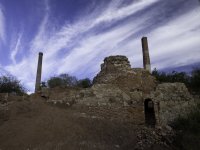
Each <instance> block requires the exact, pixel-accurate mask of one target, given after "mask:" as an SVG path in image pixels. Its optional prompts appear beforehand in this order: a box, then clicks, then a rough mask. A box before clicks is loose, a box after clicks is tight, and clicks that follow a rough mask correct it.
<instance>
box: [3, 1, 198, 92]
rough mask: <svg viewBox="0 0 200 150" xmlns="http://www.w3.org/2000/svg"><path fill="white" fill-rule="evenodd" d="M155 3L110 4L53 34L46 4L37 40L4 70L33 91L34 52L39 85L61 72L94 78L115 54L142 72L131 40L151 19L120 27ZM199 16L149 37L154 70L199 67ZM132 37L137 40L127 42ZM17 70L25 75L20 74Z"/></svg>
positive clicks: (190, 16) (171, 24) (141, 18)
mask: <svg viewBox="0 0 200 150" xmlns="http://www.w3.org/2000/svg"><path fill="white" fill-rule="evenodd" d="M157 1H159V0H140V1H133V2H132V3H131V4H130V5H127V6H124V7H120V6H121V2H122V0H117V1H116V0H113V1H111V3H110V4H109V5H108V6H107V7H105V9H96V11H94V12H93V13H91V14H88V15H87V16H81V17H80V19H79V20H77V21H76V22H74V23H73V24H69V23H66V24H65V25H64V26H62V27H60V29H59V30H57V31H55V30H52V29H51V28H50V27H52V28H53V26H54V24H53V23H52V22H51V20H50V19H49V14H50V13H51V7H50V6H49V3H48V1H45V15H44V18H43V20H42V21H41V24H40V27H39V30H38V33H37V35H36V36H35V37H34V38H33V40H32V41H31V43H30V53H29V55H28V56H27V57H24V59H22V61H20V62H17V63H14V64H11V65H9V66H7V67H6V70H8V71H10V72H11V73H12V74H14V75H16V76H17V77H18V78H19V79H20V80H22V81H23V83H24V84H25V85H26V86H27V87H28V88H29V89H31V91H33V88H34V82H35V74H36V67H37V57H38V52H39V51H43V52H44V61H43V80H44V79H46V78H48V77H49V76H52V75H54V74H59V73H63V72H67V73H71V74H73V75H77V76H79V77H86V76H88V75H90V76H94V75H95V73H97V71H98V70H99V69H100V63H101V62H102V61H103V58H104V57H106V56H109V55H115V54H121V55H126V56H127V57H129V60H130V61H131V63H132V64H133V66H134V67H139V66H140V67H142V51H141V44H140V38H141V37H138V35H135V34H136V33H137V32H138V31H140V30H141V29H142V28H143V26H142V25H143V24H144V23H146V22H148V21H149V18H151V16H149V15H148V13H147V15H146V16H145V15H142V16H138V17H137V18H134V19H133V20H130V19H129V20H128V21H126V23H123V24H122V23H121V22H120V20H121V19H124V18H126V17H129V16H131V15H133V14H135V13H137V12H138V11H141V10H144V9H145V8H146V7H148V6H150V5H151V4H153V3H155V2H157ZM97 10H98V11H97ZM99 10H101V12H99ZM154 11H156V10H154ZM198 14H199V11H198V10H194V11H193V12H190V13H189V14H183V15H182V16H181V17H179V18H176V19H174V20H172V21H169V22H168V23H166V24H165V25H163V26H161V27H158V28H157V29H155V30H152V31H151V32H150V33H148V35H147V36H148V37H149V44H150V46H149V47H150V54H151V59H152V63H153V67H157V68H165V67H168V66H169V65H171V64H173V65H177V66H178V65H181V64H186V63H193V62H196V61H198V58H200V56H199V54H197V53H198V49H197V48H198V47H199V46H200V45H199V42H198V34H200V31H199V29H200V27H199V25H200V23H199V22H197V21H195V20H198V19H199V15H198ZM113 22H118V23H119V25H117V26H115V27H112V28H110V29H107V30H106V31H102V32H98V33H97V32H95V31H96V30H95V31H94V28H99V26H100V25H101V24H102V23H106V24H111V23H113ZM190 22H192V23H190ZM133 35H135V37H138V39H130V38H129V37H131V36H133ZM20 39H21V38H18V42H17V43H20ZM17 43H16V49H15V50H14V51H13V52H12V53H11V56H12V57H11V58H12V59H13V62H15V59H14V58H15V56H16V53H17V51H18V49H19V45H20V44H17ZM169 43H170V44H169ZM188 49H190V52H188ZM193 54H195V56H192V55H193ZM177 57H178V58H179V59H177ZM22 70H25V72H23V73H22V72H21V71H22Z"/></svg>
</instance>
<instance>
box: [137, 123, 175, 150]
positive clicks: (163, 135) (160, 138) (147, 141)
mask: <svg viewBox="0 0 200 150" xmlns="http://www.w3.org/2000/svg"><path fill="white" fill-rule="evenodd" d="M174 135H175V133H174V131H173V130H172V128H171V127H169V126H165V127H156V128H148V127H143V128H140V129H139V130H138V131H137V143H136V145H135V147H134V149H135V150H144V149H148V148H151V147H153V146H155V145H159V146H161V147H165V148H166V149H172V148H171V147H172V143H173V140H174Z"/></svg>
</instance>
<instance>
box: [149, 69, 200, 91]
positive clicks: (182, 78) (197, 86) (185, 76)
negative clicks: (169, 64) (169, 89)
mask: <svg viewBox="0 0 200 150" xmlns="http://www.w3.org/2000/svg"><path fill="white" fill-rule="evenodd" d="M152 75H153V76H154V77H155V78H156V79H157V81H158V82H160V83H165V82H169V83H174V82H182V83H185V84H186V86H187V87H188V88H189V89H190V90H192V91H196V92H199V93H200V68H195V69H193V71H192V72H191V73H190V74H189V73H186V72H176V71H172V72H171V73H165V72H160V71H158V70H156V69H154V70H153V71H152Z"/></svg>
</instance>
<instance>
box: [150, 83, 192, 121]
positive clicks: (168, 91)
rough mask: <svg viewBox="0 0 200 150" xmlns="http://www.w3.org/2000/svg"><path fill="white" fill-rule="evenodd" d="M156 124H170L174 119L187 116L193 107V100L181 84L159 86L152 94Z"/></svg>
mask: <svg viewBox="0 0 200 150" xmlns="http://www.w3.org/2000/svg"><path fill="white" fill-rule="evenodd" d="M151 97H152V100H153V101H154V104H155V111H156V118H157V123H158V124H161V125H166V124H170V123H171V122H172V121H173V120H174V119H175V118H177V117H179V116H185V115H187V114H188V113H189V112H190V111H191V109H192V108H193V107H194V106H195V102H194V99H193V98H192V96H191V95H190V93H189V92H188V89H187V88H186V86H185V84H183V83H163V84H159V85H158V86H157V88H156V91H155V92H153V94H152V96H151Z"/></svg>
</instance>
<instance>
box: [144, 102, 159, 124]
mask: <svg viewBox="0 0 200 150" xmlns="http://www.w3.org/2000/svg"><path fill="white" fill-rule="evenodd" d="M144 112H145V123H146V125H147V126H150V127H155V124H156V118H155V111H154V103H153V101H152V100H151V99H145V101H144Z"/></svg>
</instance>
